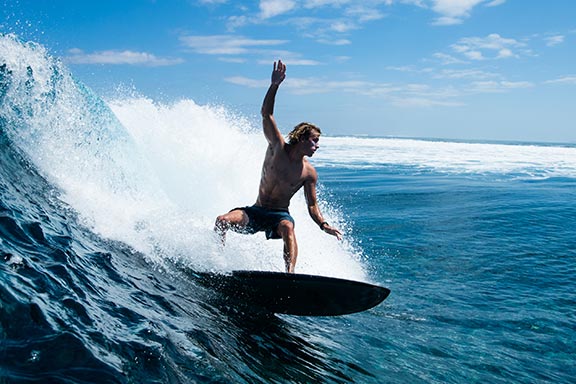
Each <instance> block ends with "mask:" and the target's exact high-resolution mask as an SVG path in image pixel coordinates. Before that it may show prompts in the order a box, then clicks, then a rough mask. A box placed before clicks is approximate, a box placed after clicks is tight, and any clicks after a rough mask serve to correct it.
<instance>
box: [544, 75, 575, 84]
mask: <svg viewBox="0 0 576 384" xmlns="http://www.w3.org/2000/svg"><path fill="white" fill-rule="evenodd" d="M544 84H568V85H576V75H568V76H564V77H560V78H558V79H554V80H548V81H545V82H544Z"/></svg>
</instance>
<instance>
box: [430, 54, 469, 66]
mask: <svg viewBox="0 0 576 384" xmlns="http://www.w3.org/2000/svg"><path fill="white" fill-rule="evenodd" d="M433 56H434V57H435V58H436V59H438V60H440V63H441V64H442V65H450V64H465V63H467V61H465V60H462V59H458V58H456V57H454V56H452V55H448V54H446V53H440V52H438V53H435V54H434V55H433Z"/></svg>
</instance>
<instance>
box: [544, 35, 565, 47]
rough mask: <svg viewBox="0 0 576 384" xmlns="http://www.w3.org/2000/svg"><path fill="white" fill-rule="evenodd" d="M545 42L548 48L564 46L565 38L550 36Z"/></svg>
mask: <svg viewBox="0 0 576 384" xmlns="http://www.w3.org/2000/svg"><path fill="white" fill-rule="evenodd" d="M545 40H546V45H547V46H549V47H553V46H555V45H559V44H562V43H563V42H564V36H562V35H556V36H550V37H547V38H546V39H545Z"/></svg>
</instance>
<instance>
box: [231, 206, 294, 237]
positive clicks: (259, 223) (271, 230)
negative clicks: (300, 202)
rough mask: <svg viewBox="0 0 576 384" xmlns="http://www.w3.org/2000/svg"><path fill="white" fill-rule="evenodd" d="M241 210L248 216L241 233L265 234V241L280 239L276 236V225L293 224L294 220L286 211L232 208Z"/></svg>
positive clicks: (255, 207)
mask: <svg viewBox="0 0 576 384" xmlns="http://www.w3.org/2000/svg"><path fill="white" fill-rule="evenodd" d="M238 209H239V210H242V211H244V212H246V215H248V219H249V221H248V225H247V226H246V228H244V229H243V230H242V232H243V233H249V234H253V233H256V232H262V231H263V232H265V233H266V239H281V238H282V237H281V236H280V235H279V234H278V232H277V229H278V224H280V222H281V221H282V220H288V221H290V222H292V224H294V219H293V218H292V216H290V212H289V211H288V210H287V209H268V208H264V207H258V206H256V205H253V206H251V207H242V208H234V209H233V210H232V211H235V210H238Z"/></svg>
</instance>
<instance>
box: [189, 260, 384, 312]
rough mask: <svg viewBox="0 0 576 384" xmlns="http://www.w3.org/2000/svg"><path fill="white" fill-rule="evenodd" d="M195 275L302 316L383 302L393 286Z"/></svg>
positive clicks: (262, 274) (248, 301) (245, 300)
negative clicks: (389, 287)
mask: <svg viewBox="0 0 576 384" xmlns="http://www.w3.org/2000/svg"><path fill="white" fill-rule="evenodd" d="M192 275H193V277H195V278H196V280H197V281H198V282H199V283H200V284H201V285H203V286H205V287H209V288H211V289H214V290H216V291H218V292H219V293H221V294H223V295H225V296H226V297H227V298H229V299H231V300H233V301H234V302H236V303H241V304H242V305H246V306H250V307H255V308H258V309H261V310H264V311H266V312H270V313H278V314H288V315H299V316H338V315H346V314H351V313H356V312H361V311H365V310H367V309H370V308H373V307H375V306H376V305H378V304H380V303H381V302H382V301H383V300H384V299H386V297H388V295H389V294H390V290H389V289H388V288H384V287H381V286H378V285H373V284H369V283H365V282H360V281H353V280H346V279H340V278H335V277H325V276H316V275H305V274H296V273H283V272H266V271H234V272H232V273H231V274H219V273H211V272H210V273H199V272H194V273H193V274H192Z"/></svg>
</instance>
